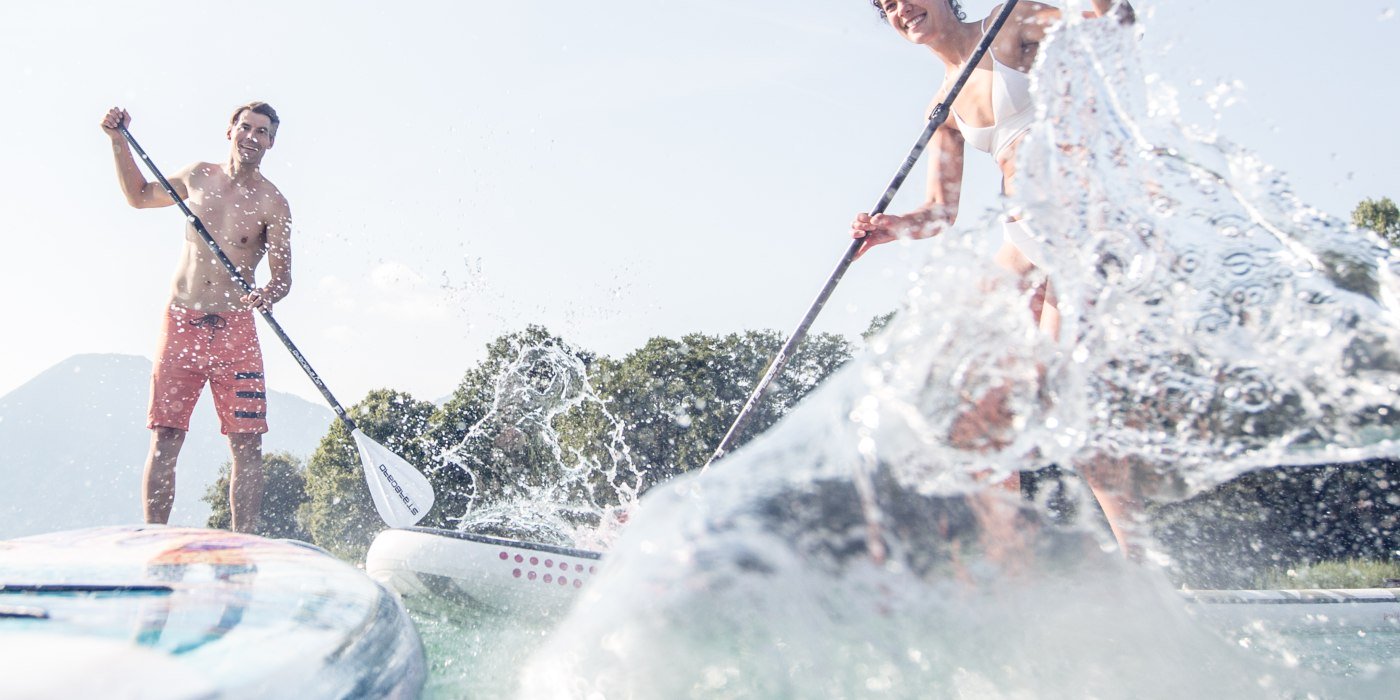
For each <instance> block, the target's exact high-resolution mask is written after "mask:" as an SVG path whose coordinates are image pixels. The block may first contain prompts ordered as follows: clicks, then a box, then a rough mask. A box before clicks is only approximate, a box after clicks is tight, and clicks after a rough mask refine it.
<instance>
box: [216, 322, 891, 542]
mask: <svg viewBox="0 0 1400 700" xmlns="http://www.w3.org/2000/svg"><path fill="white" fill-rule="evenodd" d="M887 319H888V317H883V318H881V319H877V321H876V323H882V322H883V321H884V320H887ZM873 327H874V325H872V328H873ZM783 340H784V338H783V337H782V336H781V335H779V334H778V333H777V332H775V331H749V332H744V333H733V334H729V335H723V336H715V335H704V334H691V335H686V336H684V337H682V338H680V339H671V338H663V337H657V338H652V339H651V340H650V341H648V342H647V343H646V345H644V346H643V347H641V348H639V349H638V350H636V351H634V352H632V353H631V354H629V355H627V356H626V357H623V358H622V359H613V358H609V357H605V356H600V355H596V354H594V353H590V352H587V351H579V350H574V349H571V348H569V347H568V346H567V345H566V343H565V341H564V340H563V339H562V338H560V337H558V336H556V335H554V334H552V333H550V332H549V331H548V330H547V329H545V328H542V327H539V326H531V327H529V328H527V329H526V330H524V331H520V332H516V333H511V334H508V335H505V336H502V337H500V338H497V339H496V340H495V341H493V342H492V343H490V345H488V347H487V354H486V358H485V359H484V360H483V361H482V362H481V363H480V364H478V365H477V366H475V367H473V368H471V369H469V370H468V371H467V372H466V373H465V375H464V376H463V377H462V380H461V382H460V383H458V385H457V388H456V390H455V391H453V393H452V394H451V396H450V397H449V398H448V399H447V400H446V401H445V402H444V403H443V404H442V405H441V406H437V405H434V404H433V403H431V402H429V401H422V400H419V399H417V398H415V397H413V396H411V395H409V394H407V393H405V392H401V391H394V390H390V389H380V390H376V391H372V392H370V393H369V394H368V395H367V396H366V397H365V398H364V399H363V400H362V401H360V402H359V403H357V404H355V405H354V406H351V407H349V409H347V410H348V413H349V414H350V416H351V418H352V419H353V420H354V421H355V424H356V425H357V426H358V427H359V428H360V429H361V430H362V431H364V432H365V434H366V435H368V436H369V437H370V438H372V439H374V440H375V441H377V442H379V443H380V444H382V445H384V446H385V447H388V448H389V449H390V450H393V451H394V452H395V453H396V454H398V455H399V456H401V457H403V458H404V459H406V460H408V461H409V462H410V463H411V464H414V465H415V466H417V467H418V468H419V469H420V470H421V471H423V473H424V474H425V475H427V477H428V479H429V480H430V481H431V482H432V485H433V489H434V491H435V492H436V494H437V502H436V504H435V505H434V507H433V509H432V511H431V512H429V513H428V514H427V516H426V517H425V518H424V520H423V521H422V523H420V524H421V525H424V526H429V527H453V526H454V525H455V524H456V521H457V519H460V518H461V517H462V516H463V515H464V514H466V513H467V511H468V509H469V508H475V509H479V508H482V507H485V506H489V505H491V504H492V503H494V502H497V501H501V500H504V499H508V498H510V497H511V496H513V495H515V494H516V491H517V489H519V488H520V487H521V485H529V484H536V485H540V484H541V483H542V482H545V481H546V480H548V479H550V478H553V477H554V476H555V474H553V473H550V472H549V471H548V470H549V469H557V467H558V464H559V462H560V460H561V459H562V460H563V461H565V462H568V463H579V462H582V461H588V460H592V461H595V462H601V461H605V460H606V459H610V458H612V457H611V456H608V455H600V454H598V452H599V450H603V449H606V447H607V446H609V445H614V444H618V442H619V440H618V435H616V434H615V433H616V432H617V431H618V430H619V429H621V430H622V431H624V433H625V434H624V435H623V436H622V442H625V445H626V449H627V454H626V455H625V457H626V462H627V467H628V469H627V473H626V474H611V475H609V474H607V473H603V472H600V473H599V474H598V475H596V478H595V481H596V479H604V480H605V479H608V478H616V479H618V480H619V481H626V482H627V483H617V484H613V483H592V484H589V483H584V484H581V485H580V486H579V488H580V489H581V490H586V491H587V492H588V493H586V494H582V497H585V498H587V499H589V501H590V502H591V503H592V504H594V505H596V506H598V507H599V508H603V507H607V506H609V505H616V500H617V490H616V488H615V487H621V488H627V487H639V489H640V490H642V491H644V490H646V489H648V488H650V487H652V486H655V485H657V484H659V483H663V482H665V481H667V480H669V479H670V478H672V477H673V476H675V475H676V474H679V473H682V472H685V471H689V470H692V469H697V468H699V467H701V466H703V465H704V463H705V461H706V460H707V459H708V458H709V456H710V454H711V453H712V452H713V450H714V447H715V445H717V444H719V441H720V439H721V438H722V437H723V436H724V432H725V431H726V430H727V429H728V427H729V424H730V422H731V421H732V420H733V419H734V417H735V416H736V415H738V412H739V408H740V407H741V406H742V405H743V403H744V401H745V400H746V399H747V398H748V395H749V393H750V392H751V391H752V389H753V387H754V386H755V385H756V384H757V382H758V380H759V379H760V378H761V377H762V375H763V373H764V371H765V370H766V369H767V365H768V362H769V361H770V360H771V359H772V358H773V356H774V355H775V354H776V353H777V351H778V349H779V348H780V347H781V346H782V343H783ZM551 349H555V350H558V351H560V352H562V353H565V356H567V357H571V358H576V359H577V362H578V365H579V366H580V367H581V370H582V373H583V374H585V375H586V379H587V381H588V383H589V385H590V386H591V387H592V389H593V391H594V392H596V395H597V398H598V399H599V400H600V401H601V404H599V403H598V402H583V403H577V404H576V405H573V406H572V408H570V409H569V410H567V411H565V412H563V413H560V414H558V415H555V416H552V417H551V418H550V425H548V426H541V425H531V424H530V421H532V420H538V416H536V415H534V414H533V413H532V411H533V410H534V407H532V406H530V405H529V403H530V401H532V400H537V399H538V400H541V401H543V400H546V399H562V400H564V401H565V402H567V401H568V400H569V398H570V397H568V396H563V397H560V396H542V395H545V394H551V393H555V392H568V391H574V390H577V386H571V383H572V384H576V380H577V379H579V378H577V377H566V376H561V375H562V374H563V373H565V372H567V371H569V369H570V368H568V367H560V366H559V364H558V362H556V361H552V360H553V359H557V358H558V357H559V354H557V353H556V354H554V355H553V356H551V357H544V355H546V354H547V351H549V350H551ZM851 352H852V345H851V342H850V341H848V340H847V339H846V338H844V337H842V336H839V335H834V334H826V333H823V334H813V335H809V336H808V337H807V339H806V340H805V341H804V342H803V343H802V344H801V345H800V346H799V348H798V350H797V352H796V353H795V354H794V356H793V357H791V358H790V359H789V360H788V364H787V369H786V370H785V372H784V374H783V377H782V378H781V379H780V380H778V381H776V382H775V383H774V385H773V386H772V387H771V389H770V391H769V395H768V398H767V399H766V400H765V401H764V403H763V404H762V405H761V406H760V407H759V408H758V410H757V412H756V414H755V416H754V418H753V421H752V423H751V427H750V428H749V429H748V432H747V434H746V436H745V437H744V438H743V439H742V440H741V443H742V442H743V441H746V440H747V439H750V438H752V437H753V436H756V435H758V434H760V433H762V432H763V431H764V430H765V429H766V428H768V427H769V426H771V425H772V424H773V423H775V422H776V421H777V420H778V419H779V418H781V417H782V416H783V415H784V414H785V413H787V411H788V410H789V409H791V408H792V407H793V406H794V405H795V404H797V402H798V401H800V400H801V399H802V397H804V396H806V395H807V394H808V393H809V392H810V391H811V390H812V389H814V388H816V386H817V385H819V384H820V383H821V382H822V381H823V380H825V379H826V378H827V377H828V376H830V375H831V373H832V372H834V371H835V370H836V369H837V368H839V367H840V366H841V365H843V364H845V363H846V362H847V361H848V360H850V358H851ZM532 353H533V354H535V355H539V356H541V357H542V358H543V359H540V360H539V361H536V360H535V358H534V357H533V356H532V355H531V354H532ZM521 373H523V376H521ZM503 378H510V381H514V382H517V383H521V382H523V384H524V388H523V389H521V388H518V387H517V388H516V389H515V390H516V391H517V393H521V392H523V394H525V395H523V396H522V395H514V396H511V397H510V398H509V400H508V401H507V403H509V404H510V406H509V410H506V411H504V414H503V409H502V407H501V405H500V402H499V401H498V394H499V393H500V392H501V391H502V390H503V389H505V390H510V389H511V387H502V386H500V383H501V382H502V380H503ZM604 410H605V411H606V415H604ZM473 428H475V429H476V431H475V433H473V434H472V435H471V436H470V438H471V439H467V438H468V437H469V436H468V431H469V430H471V429H473ZM546 428H547V429H548V431H549V432H551V433H552V434H551V435H550V438H551V439H550V440H548V441H545V440H541V439H540V436H541V433H542V432H545V429H546ZM556 449H557V450H561V451H562V455H560V454H556V453H555V450H556ZM264 462H265V464H266V465H267V466H266V469H265V472H266V477H265V478H266V481H265V491H266V493H267V494H268V496H267V497H266V498H265V499H264V501H263V513H262V517H261V519H260V523H259V532H260V534H267V535H269V536H275V537H297V538H300V539H306V540H309V541H311V542H313V543H315V544H317V545H319V546H321V547H324V548H326V549H328V550H330V551H331V552H333V553H335V554H336V555H337V556H340V557H343V558H346V559H351V560H358V559H361V558H362V557H363V556H364V552H365V551H366V549H367V548H368V546H369V543H370V542H371V540H372V539H373V537H374V535H375V534H376V533H378V532H379V531H380V530H381V529H383V527H384V525H383V522H382V521H381V520H380V519H379V517H378V515H377V514H376V513H375V511H374V505H373V503H372V502H371V501H370V498H369V493H368V491H367V490H366V487H365V480H364V475H363V472H362V468H361V466H360V460H359V455H358V453H357V452H356V448H355V444H354V442H353V441H352V440H351V437H350V434H349V432H348V431H347V430H346V429H345V426H344V424H342V423H341V422H339V421H336V422H335V423H334V424H333V425H331V427H330V429H329V430H328V431H327V433H326V435H325V436H324V437H323V438H322V439H321V442H320V444H319V446H318V447H317V448H316V450H315V452H314V453H313V454H312V455H311V457H310V460H309V461H308V462H307V463H306V465H305V467H304V469H303V468H300V465H298V464H297V460H296V459H295V458H294V457H292V456H290V455H286V454H269V455H267V456H266V457H265V458H264ZM565 466H568V465H567V464H566V465H565ZM464 467H469V468H464ZM226 473H227V465H226V471H225V474H226ZM205 500H206V501H207V502H208V503H209V504H210V506H211V507H212V509H213V514H212V516H211V518H210V521H209V525H210V526H211V527H228V523H229V514H228V483H227V476H225V479H224V480H221V481H220V482H219V483H216V484H214V485H213V486H211V487H210V488H209V491H208V492H207V493H206V495H205Z"/></svg>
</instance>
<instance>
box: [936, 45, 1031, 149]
mask: <svg viewBox="0 0 1400 700" xmlns="http://www.w3.org/2000/svg"><path fill="white" fill-rule="evenodd" d="M983 26H984V28H985V26H986V22H985V21H983ZM984 31H985V29H984ZM987 57H988V58H990V59H992V123H991V125H989V126H970V125H968V123H967V122H965V121H963V120H962V117H960V116H958V111H957V110H956V109H954V110H952V112H953V119H955V120H957V122H958V130H960V131H961V132H962V135H963V140H964V141H966V142H967V144H968V145H970V146H972V147H973V148H975V149H977V150H979V151H986V152H987V153H991V154H992V155H994V156H996V157H998V158H1000V157H1001V152H1002V151H1004V150H1006V149H1007V148H1008V147H1010V146H1011V144H1013V143H1015V142H1016V139H1018V138H1020V137H1021V135H1022V134H1024V133H1026V132H1027V131H1030V128H1031V123H1032V122H1034V121H1035V103H1034V102H1032V101H1031V77H1030V76H1029V75H1027V74H1025V73H1022V72H1021V71H1019V70H1016V69H1015V68H1012V67H1011V66H1008V65H1006V64H1005V63H1002V62H1001V61H998V60H997V57H996V53H994V52H992V51H987Z"/></svg>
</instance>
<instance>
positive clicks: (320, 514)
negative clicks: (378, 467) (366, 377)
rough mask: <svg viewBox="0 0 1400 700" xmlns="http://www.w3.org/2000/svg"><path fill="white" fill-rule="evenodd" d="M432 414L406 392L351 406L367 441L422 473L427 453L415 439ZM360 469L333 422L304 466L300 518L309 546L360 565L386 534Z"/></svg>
mask: <svg viewBox="0 0 1400 700" xmlns="http://www.w3.org/2000/svg"><path fill="white" fill-rule="evenodd" d="M433 410H434V407H433V404H432V403H430V402H427V401H418V400H416V399H414V398H413V396H411V395H409V394H407V393H404V392H400V391H393V390H391V389H376V390H374V391H371V392H369V394H367V395H366V396H365V398H364V400H362V401H360V402H359V403H357V404H355V405H354V406H352V407H351V408H350V410H349V415H350V418H351V420H353V421H355V425H356V426H358V427H359V428H360V430H362V431H363V432H364V433H365V435H367V436H369V438H370V439H372V440H374V441H375V442H378V443H379V444H381V445H383V446H385V447H387V448H388V449H389V450H391V451H393V452H394V453H395V454H397V455H398V456H400V457H402V458H404V459H405V460H407V461H408V463H409V464H412V465H414V466H416V467H418V468H419V469H423V468H424V467H423V465H424V464H425V463H426V462H427V457H428V452H427V450H425V449H424V444H423V442H422V441H421V440H420V439H419V436H420V435H421V434H422V433H423V432H424V431H425V430H426V429H427V426H428V419H429V417H431V416H432V414H433ZM363 469H364V468H363V466H362V465H361V464H360V455H359V451H358V449H357V448H356V447H355V441H354V439H353V438H351V437H350V431H349V430H347V429H346V427H345V424H344V423H342V422H340V421H336V422H335V423H334V424H332V425H331V427H330V429H329V430H328V431H327V432H326V435H325V437H323V438H321V444H320V445H318V446H317V448H316V452H315V453H314V454H312V455H311V461H310V462H309V463H308V464H307V467H306V494H307V501H306V503H304V504H302V506H301V509H300V512H299V514H298V516H299V519H300V521H301V522H302V523H303V525H304V526H305V527H306V530H307V532H308V533H310V535H311V541H312V542H314V543H315V544H317V545H319V546H321V547H324V548H326V549H327V550H329V551H330V552H331V553H333V554H335V555H336V556H338V557H340V558H342V559H347V560H351V561H359V560H362V559H363V558H364V554H365V552H366V551H367V550H368V549H369V544H370V542H371V541H372V540H373V539H374V536H375V535H376V534H378V533H379V531H380V530H382V529H384V521H383V520H381V519H380V518H379V514H378V513H377V512H376V511H375V509H374V502H373V501H372V500H371V499H370V495H369V488H368V486H367V485H366V483H365V476H364V471H363Z"/></svg>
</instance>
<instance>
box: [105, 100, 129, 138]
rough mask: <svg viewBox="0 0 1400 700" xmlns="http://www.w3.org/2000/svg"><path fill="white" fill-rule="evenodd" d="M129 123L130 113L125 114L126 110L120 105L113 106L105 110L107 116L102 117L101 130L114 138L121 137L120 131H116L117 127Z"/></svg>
mask: <svg viewBox="0 0 1400 700" xmlns="http://www.w3.org/2000/svg"><path fill="white" fill-rule="evenodd" d="M130 123H131V115H130V114H127V113H126V110H124V109H122V108H121V107H113V108H111V109H109V110H107V116H105V117H103V118H102V130H103V131H105V132H107V135H108V136H110V137H112V139H114V140H115V139H121V138H123V136H122V132H121V131H118V127H123V126H126V125H128V124H130Z"/></svg>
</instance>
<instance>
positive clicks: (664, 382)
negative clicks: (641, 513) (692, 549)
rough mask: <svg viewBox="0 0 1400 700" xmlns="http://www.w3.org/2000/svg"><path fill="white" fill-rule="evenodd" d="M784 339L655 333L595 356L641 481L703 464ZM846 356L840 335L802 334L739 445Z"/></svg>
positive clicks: (770, 334)
mask: <svg viewBox="0 0 1400 700" xmlns="http://www.w3.org/2000/svg"><path fill="white" fill-rule="evenodd" d="M783 340H784V339H783V338H782V337H781V336H779V334H778V333H776V332H774V331H762V332H759V331H748V332H745V333H733V334H730V335H726V336H709V335H702V334H691V335H687V336H685V337H683V338H682V339H681V340H672V339H669V338H660V337H658V338H652V339H651V340H650V341H648V342H647V344H646V345H645V346H643V347H642V348H641V349H639V350H636V351H634V352H633V353H631V354H630V355H628V356H627V357H625V358H624V359H623V360H621V361H612V360H604V361H600V362H599V367H598V369H597V371H596V372H595V374H594V385H595V386H596V387H597V388H598V391H599V392H600V393H601V394H602V395H603V396H604V397H605V398H606V399H607V401H608V407H609V409H610V410H611V411H612V413H613V415H615V416H616V417H617V418H618V419H620V420H622V421H623V422H624V424H625V425H626V441H627V444H628V445H629V446H630V447H631V450H632V458H633V460H634V461H635V462H636V464H637V466H638V467H639V468H640V469H641V470H643V471H644V472H645V473H646V485H647V486H654V485H656V484H658V483H661V482H663V481H665V480H667V479H669V478H671V477H673V476H675V475H676V474H679V473H681V472H685V471H689V470H691V469H695V468H698V467H700V466H703V465H704V464H705V462H706V461H707V460H708V459H709V458H710V455H711V454H712V453H713V452H714V449H715V447H716V446H717V445H718V444H719V441H720V439H721V438H723V437H724V433H725V432H726V431H727V430H728V429H729V425H730V424H731V423H732V422H733V420H734V418H735V417H736V416H737V415H738V413H739V409H740V407H742V406H743V404H744V402H745V401H746V400H747V399H748V396H749V394H750V393H751V392H752V391H753V388H754V387H755V386H756V385H757V383H758V382H759V380H760V379H761V378H762V377H763V374H764V371H765V370H766V369H767V367H768V363H769V361H770V360H771V359H772V358H773V356H774V355H775V354H776V353H777V351H778V350H779V349H780V348H781V347H782V344H783ZM850 356H851V349H850V343H849V342H848V341H847V340H846V339H845V338H842V337H841V336H838V335H833V334H825V333H824V334H818V335H813V336H808V337H807V338H806V339H805V340H804V341H803V342H802V344H801V345H799V346H798V349H797V352H795V353H794V354H793V357H791V358H790V359H789V360H788V363H787V366H786V368H785V369H784V371H783V374H782V376H781V377H779V378H778V379H777V380H775V381H774V382H773V384H772V385H771V386H770V388H769V392H768V396H767V397H766V399H765V400H764V401H763V403H762V404H760V405H759V407H758V408H757V409H756V413H755V415H754V417H753V419H752V421H751V422H750V423H749V426H748V428H747V431H746V432H745V434H744V435H743V436H741V437H740V439H739V441H738V443H737V444H743V443H744V442H747V441H748V440H750V439H752V438H753V437H755V436H757V435H758V434H760V433H762V432H763V431H764V430H766V429H767V428H768V427H769V426H771V425H773V423H775V422H777V420H778V419H779V418H780V417H782V416H783V415H784V414H786V413H787V411H788V410H789V409H791V408H792V407H793V406H794V405H796V404H797V402H798V401H800V400H801V399H802V397H804V396H806V395H807V393H808V392H810V391H811V390H812V389H814V388H816V386H817V385H818V384H820V383H821V382H822V381H823V380H825V379H826V378H827V377H828V376H830V375H831V373H832V372H834V371H835V370H836V369H837V368H838V367H840V366H841V365H842V364H844V363H845V362H846V361H847V360H849V359H850ZM737 444H736V446H737Z"/></svg>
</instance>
